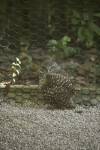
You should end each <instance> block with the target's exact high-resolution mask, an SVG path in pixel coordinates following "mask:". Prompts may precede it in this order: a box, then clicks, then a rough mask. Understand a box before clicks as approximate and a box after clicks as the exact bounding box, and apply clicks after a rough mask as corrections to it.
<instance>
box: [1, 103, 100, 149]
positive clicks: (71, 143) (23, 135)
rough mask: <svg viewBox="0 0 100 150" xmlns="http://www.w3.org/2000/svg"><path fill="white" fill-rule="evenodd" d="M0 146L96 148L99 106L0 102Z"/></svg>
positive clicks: (98, 144)
mask: <svg viewBox="0 0 100 150" xmlns="http://www.w3.org/2000/svg"><path fill="white" fill-rule="evenodd" d="M0 150H100V106H98V107H96V106H95V107H87V108H84V107H82V106H77V107H76V108H75V109H74V110H67V109H66V110H46V109H34V108H33V109H32V108H21V107H14V106H10V105H8V104H2V105H1V106H0Z"/></svg>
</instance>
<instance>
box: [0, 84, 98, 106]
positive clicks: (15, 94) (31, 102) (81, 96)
mask: <svg viewBox="0 0 100 150" xmlns="http://www.w3.org/2000/svg"><path fill="white" fill-rule="evenodd" d="M4 87H5V85H0V97H1V98H2V99H5V101H8V100H9V101H10V102H12V101H13V102H14V103H19V104H23V105H26V106H27V105H28V106H33V107H40V106H41V107H42V106H43V105H44V104H45V100H43V95H42V92H41V89H40V87H39V86H38V85H29V86H28V85H11V86H10V90H9V93H8V95H7V97H5V98H3V89H4ZM75 89H76V93H75V95H74V97H73V100H74V101H75V102H76V103H78V104H80V103H83V104H84V105H86V106H90V105H96V104H97V103H100V88H96V87H90V88H86V87H80V88H78V87H76V88H75ZM36 105H37V106H36ZM46 105H47V104H46Z"/></svg>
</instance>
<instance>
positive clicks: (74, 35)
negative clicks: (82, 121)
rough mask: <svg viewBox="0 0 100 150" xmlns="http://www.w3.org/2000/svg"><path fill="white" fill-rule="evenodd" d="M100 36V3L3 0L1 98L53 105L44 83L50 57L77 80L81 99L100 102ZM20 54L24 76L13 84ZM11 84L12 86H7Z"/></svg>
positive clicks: (78, 100)
mask: <svg viewBox="0 0 100 150" xmlns="http://www.w3.org/2000/svg"><path fill="white" fill-rule="evenodd" d="M99 40H100V8H99V1H89V0H86V1H83V0H79V1H76V0H74V1H70V0H67V1H63V0H62V1H60V0H55V1H50V0H47V1H45V0H41V1H40V0H37V1H33V0H15V1H12V0H8V1H6V0H5V1H1V2H0V55H1V56H0V57H1V58H0V64H1V73H0V82H1V86H0V94H1V95H0V97H1V98H0V99H1V101H6V102H8V103H9V102H10V103H11V104H14V105H15V104H17V105H23V106H33V107H48V101H45V100H44V98H43V94H42V91H41V88H40V86H39V85H38V84H39V73H38V72H39V70H40V66H41V63H42V62H43V61H44V60H46V59H54V61H56V62H58V64H59V66H61V67H62V68H64V69H65V70H66V71H67V73H68V74H69V76H71V79H73V78H75V91H76V92H75V94H74V96H73V99H74V100H75V102H76V103H78V104H84V105H86V106H90V105H97V104H98V103H99V102H100V60H99V57H100V50H99V49H100V43H99ZM16 57H18V58H19V59H20V61H21V69H20V74H19V75H18V76H17V78H16V82H15V83H12V84H11V85H10V86H9V84H8V82H10V81H12V75H13V72H14V70H13V68H12V63H13V62H15V59H16ZM84 59H85V60H86V61H85V62H84ZM76 60H78V61H76ZM78 62H81V63H78ZM5 84H7V85H8V87H7V86H6V88H4V87H5ZM7 90H8V92H7Z"/></svg>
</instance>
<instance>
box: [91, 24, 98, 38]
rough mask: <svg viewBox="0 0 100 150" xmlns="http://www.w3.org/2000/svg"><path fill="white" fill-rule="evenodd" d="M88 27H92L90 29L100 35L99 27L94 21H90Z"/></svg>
mask: <svg viewBox="0 0 100 150" xmlns="http://www.w3.org/2000/svg"><path fill="white" fill-rule="evenodd" d="M89 24H90V27H91V28H92V30H93V31H94V32H95V33H96V34H97V35H99V36H100V27H98V26H97V25H96V24H95V23H93V22H90V23H89Z"/></svg>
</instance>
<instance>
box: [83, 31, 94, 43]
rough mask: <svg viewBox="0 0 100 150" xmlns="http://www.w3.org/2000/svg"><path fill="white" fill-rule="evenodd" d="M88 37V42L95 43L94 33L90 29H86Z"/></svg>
mask: <svg viewBox="0 0 100 150" xmlns="http://www.w3.org/2000/svg"><path fill="white" fill-rule="evenodd" d="M85 31H86V36H87V41H88V42H92V41H93V32H92V31H91V30H90V29H86V30H85Z"/></svg>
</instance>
